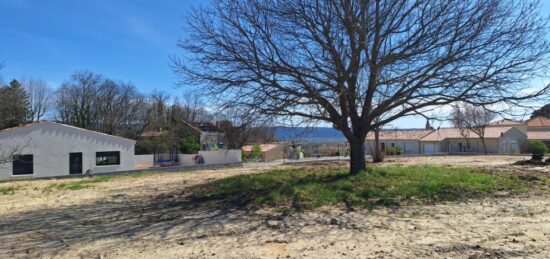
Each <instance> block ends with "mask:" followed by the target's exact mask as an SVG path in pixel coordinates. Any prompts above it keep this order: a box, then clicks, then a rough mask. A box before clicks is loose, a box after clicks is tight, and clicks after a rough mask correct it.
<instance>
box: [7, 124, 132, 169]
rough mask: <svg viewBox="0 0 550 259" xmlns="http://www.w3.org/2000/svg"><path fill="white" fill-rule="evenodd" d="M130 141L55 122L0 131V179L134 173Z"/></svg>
mask: <svg viewBox="0 0 550 259" xmlns="http://www.w3.org/2000/svg"><path fill="white" fill-rule="evenodd" d="M134 145H135V141H134V140H131V139H126V138H121V137H116V136H112V135H108V134H103V133H99V132H95V131H90V130H85V129H81V128H77V127H73V126H68V125H64V124H60V123H55V122H37V123H33V124H28V125H25V126H21V127H16V128H10V129H4V130H1V131H0V156H5V155H6V154H10V153H12V151H13V150H16V151H17V152H15V153H14V154H13V156H11V157H10V158H9V160H10V161H9V162H7V163H4V164H0V179H11V178H20V177H53V176H63V175H72V174H83V173H85V172H86V171H88V170H90V171H91V172H92V173H98V172H114V171H126V170H132V169H134Z"/></svg>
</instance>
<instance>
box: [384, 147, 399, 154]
mask: <svg viewBox="0 0 550 259" xmlns="http://www.w3.org/2000/svg"><path fill="white" fill-rule="evenodd" d="M386 155H388V156H396V155H397V156H398V155H401V147H392V148H388V149H387V150H386Z"/></svg>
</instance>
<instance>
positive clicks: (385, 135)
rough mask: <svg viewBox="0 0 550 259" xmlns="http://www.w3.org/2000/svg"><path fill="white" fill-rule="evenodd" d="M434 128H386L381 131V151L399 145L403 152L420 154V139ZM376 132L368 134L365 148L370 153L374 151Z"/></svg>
mask: <svg viewBox="0 0 550 259" xmlns="http://www.w3.org/2000/svg"><path fill="white" fill-rule="evenodd" d="M432 131H433V130H386V131H380V133H379V134H378V139H379V143H380V151H381V152H385V151H386V150H388V149H391V148H395V147H399V148H401V154H404V155H408V154H419V153H420V140H421V139H422V138H423V137H425V136H426V135H428V134H430V133H431V132H432ZM374 147H375V144H374V132H370V133H369V134H368V135H367V141H366V144H365V150H366V152H367V153H368V154H372V153H374Z"/></svg>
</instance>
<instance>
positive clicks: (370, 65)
mask: <svg viewBox="0 0 550 259" xmlns="http://www.w3.org/2000/svg"><path fill="white" fill-rule="evenodd" d="M539 8H540V1H528V0H526V1H520V0H486V1H479V0H417V1H409V0H377V1H364V0H341V1H337V0H326V1H320V0H215V1H213V5H212V7H211V8H209V7H207V8H201V9H197V10H195V11H193V12H192V13H190V14H189V16H188V29H189V33H188V37H187V38H186V39H185V40H182V41H180V42H179V46H180V47H182V48H183V49H185V50H186V53H187V54H185V55H184V57H183V58H181V59H178V58H175V59H174V64H173V66H174V69H175V71H176V73H179V74H180V75H181V76H182V77H181V83H182V84H196V85H198V86H202V87H200V91H202V92H201V93H202V94H206V93H209V94H211V95H212V96H213V97H214V98H212V99H213V100H219V102H220V103H223V104H225V105H231V104H235V105H242V106H248V107H253V108H254V109H256V110H259V111H261V112H262V114H267V115H277V116H288V117H296V118H304V119H308V120H317V121H325V122H329V123H331V124H333V125H334V126H335V127H336V128H337V129H339V130H341V131H342V132H343V134H344V135H345V137H346V138H347V140H348V142H349V143H350V149H351V162H350V172H351V173H358V172H359V171H361V170H364V169H365V168H366V163H365V156H364V142H365V137H366V135H367V133H368V132H370V131H372V130H374V129H376V128H379V127H380V126H382V125H386V124H388V123H389V122H391V121H394V120H396V119H398V118H401V117H403V116H408V115H413V114H418V113H423V112H425V111H426V110H429V109H432V108H434V107H439V106H441V105H447V104H452V103H455V102H457V101H465V102H468V103H471V104H475V105H478V106H488V105H492V104H497V103H498V104H503V103H506V104H508V105H518V104H519V102H521V101H524V100H527V99H532V98H535V97H538V96H541V95H543V94H547V93H548V92H549V90H550V85H548V86H544V87H541V88H537V90H534V91H529V92H527V91H525V89H528V85H527V82H532V81H529V79H530V78H533V77H535V76H539V74H541V72H542V71H544V70H543V69H545V67H546V66H547V65H548V60H549V59H548V56H549V53H550V44H549V41H548V38H547V37H546V35H547V27H546V25H547V20H545V19H543V18H542V17H541V15H540V14H539Z"/></svg>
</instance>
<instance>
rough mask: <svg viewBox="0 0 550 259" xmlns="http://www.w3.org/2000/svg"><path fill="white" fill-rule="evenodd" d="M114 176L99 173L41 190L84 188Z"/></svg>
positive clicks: (74, 189)
mask: <svg viewBox="0 0 550 259" xmlns="http://www.w3.org/2000/svg"><path fill="white" fill-rule="evenodd" d="M114 177H115V176H112V175H100V176H94V177H92V178H89V179H84V180H80V181H75V182H65V183H55V184H52V185H50V186H48V187H46V188H45V189H44V190H43V192H51V191H52V190H53V189H57V190H71V191H76V190H81V189H86V188H90V187H92V186H94V185H95V184H97V183H103V182H107V181H110V180H111V179H113V178H114Z"/></svg>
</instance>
